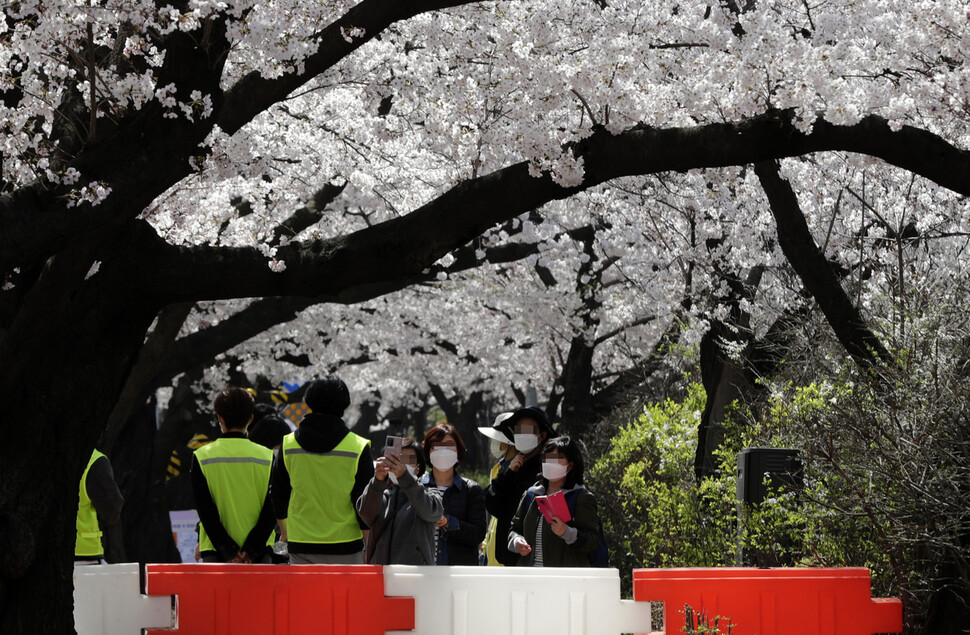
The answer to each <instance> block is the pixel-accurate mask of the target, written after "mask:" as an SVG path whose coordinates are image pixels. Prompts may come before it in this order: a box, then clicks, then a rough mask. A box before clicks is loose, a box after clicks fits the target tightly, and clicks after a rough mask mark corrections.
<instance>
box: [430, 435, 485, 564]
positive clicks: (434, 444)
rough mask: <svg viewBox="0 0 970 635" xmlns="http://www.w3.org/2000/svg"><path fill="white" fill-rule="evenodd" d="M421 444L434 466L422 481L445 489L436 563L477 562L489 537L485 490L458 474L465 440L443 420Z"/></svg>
mask: <svg viewBox="0 0 970 635" xmlns="http://www.w3.org/2000/svg"><path fill="white" fill-rule="evenodd" d="M421 447H422V450H423V451H424V458H425V460H426V461H428V462H429V463H430V464H431V466H432V469H431V471H430V472H428V473H427V474H425V475H424V477H422V479H421V484H422V485H424V486H425V487H427V488H429V489H436V490H438V491H439V492H441V497H442V500H443V502H444V506H445V511H444V514H443V515H442V516H441V518H440V519H439V520H438V522H437V529H436V532H437V533H436V540H435V564H441V565H477V564H478V548H479V546H480V545H481V544H482V539H483V538H484V537H485V524H486V523H485V491H484V490H483V489H482V486H481V485H479V484H478V483H476V482H475V481H473V480H471V479H467V478H465V477H463V476H462V475H461V474H459V473H458V470H457V467H456V466H457V465H458V464H459V463H461V462H462V461H463V460H464V458H465V451H466V450H465V442H464V441H463V440H462V438H461V435H460V434H458V431H457V430H456V429H455V428H454V427H453V426H451V425H448V424H447V423H443V424H441V425H438V426H435V427H433V428H431V429H430V430H428V434H426V435H425V437H424V443H422V444H421Z"/></svg>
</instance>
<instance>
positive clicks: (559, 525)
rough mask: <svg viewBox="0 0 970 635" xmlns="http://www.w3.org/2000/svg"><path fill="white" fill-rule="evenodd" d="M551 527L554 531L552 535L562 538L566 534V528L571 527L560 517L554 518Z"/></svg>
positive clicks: (550, 522)
mask: <svg viewBox="0 0 970 635" xmlns="http://www.w3.org/2000/svg"><path fill="white" fill-rule="evenodd" d="M549 527H550V528H551V529H552V533H554V534H556V535H557V536H559V537H560V538H561V537H562V535H563V534H564V533H566V527H569V525H567V524H566V523H564V522H563V521H562V519H560V518H559V516H553V517H552V520H550V521H549Z"/></svg>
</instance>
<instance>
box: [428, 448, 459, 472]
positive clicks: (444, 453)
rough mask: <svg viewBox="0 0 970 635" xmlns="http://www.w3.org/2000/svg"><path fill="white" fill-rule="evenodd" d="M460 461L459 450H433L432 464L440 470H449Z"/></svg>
mask: <svg viewBox="0 0 970 635" xmlns="http://www.w3.org/2000/svg"><path fill="white" fill-rule="evenodd" d="M457 462H458V452H456V451H455V450H449V449H447V448H441V449H435V450H431V465H433V466H435V467H436V468H437V469H439V470H442V471H444V470H447V469H448V468H450V467H453V466H454V465H455V463H457Z"/></svg>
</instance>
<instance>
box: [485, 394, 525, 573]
mask: <svg viewBox="0 0 970 635" xmlns="http://www.w3.org/2000/svg"><path fill="white" fill-rule="evenodd" d="M511 416H512V413H511V412H503V413H501V414H500V415H498V416H497V417H495V421H493V422H492V425H491V426H483V427H480V428H479V429H478V432H479V433H480V434H481V435H482V436H483V437H485V438H487V439H488V443H489V445H488V450H489V453H490V454H491V455H492V458H493V459H495V461H496V463H495V465H493V466H492V470H491V472H490V473H489V475H488V480H489V482H491V481H492V479H494V478H495V477H496V476H498V475H499V473H500V472H501V471H502V470H504V469H505V468H507V467H508V466H509V463H510V462H511V461H512V458H513V457H515V454H516V450H515V444H514V443H513V442H512V439H510V438H508V437H507V436H505V432H503V431H502V429H501V425H502V423H504V422H505V420H506V419H508V418H509V417H511ZM497 525H498V519H497V518H495V516H492V515H491V514H488V527H487V529H486V530H485V542H484V543H483V545H482V552H481V554H479V564H483V565H488V566H490V567H501V566H504V565H503V564H502V563H501V562H499V561H498V558H496V557H495V546H496V544H497V543H500V544H499V549H500V550H501V551H505V536H502V537H501V539H498V540H497V538H498V536H497Z"/></svg>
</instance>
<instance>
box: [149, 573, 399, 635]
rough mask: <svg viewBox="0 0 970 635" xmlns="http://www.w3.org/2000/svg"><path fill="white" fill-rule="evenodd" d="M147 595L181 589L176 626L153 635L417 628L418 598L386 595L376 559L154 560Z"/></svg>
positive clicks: (363, 634)
mask: <svg viewBox="0 0 970 635" xmlns="http://www.w3.org/2000/svg"><path fill="white" fill-rule="evenodd" d="M145 569H146V582H145V587H146V593H148V595H176V596H178V597H177V599H176V608H177V621H176V624H177V628H176V629H175V630H174V631H172V630H149V631H147V633H148V635H166V634H171V633H173V632H176V633H179V634H180V635H230V634H231V635H248V634H250V633H251V634H253V635H274V634H275V635H310V634H311V633H312V634H313V635H322V634H332V635H378V634H381V635H383V633H384V632H385V631H390V630H412V629H413V628H414V598H400V597H395V598H388V597H385V596H384V574H383V569H382V568H381V567H378V566H336V565H291V566H273V565H242V564H149V565H146V567H145Z"/></svg>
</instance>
